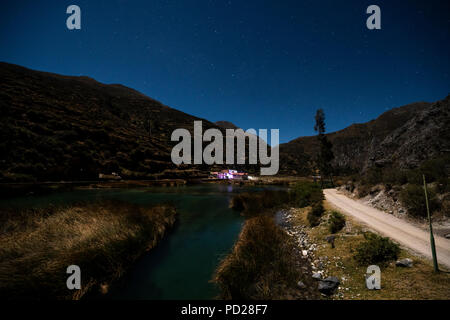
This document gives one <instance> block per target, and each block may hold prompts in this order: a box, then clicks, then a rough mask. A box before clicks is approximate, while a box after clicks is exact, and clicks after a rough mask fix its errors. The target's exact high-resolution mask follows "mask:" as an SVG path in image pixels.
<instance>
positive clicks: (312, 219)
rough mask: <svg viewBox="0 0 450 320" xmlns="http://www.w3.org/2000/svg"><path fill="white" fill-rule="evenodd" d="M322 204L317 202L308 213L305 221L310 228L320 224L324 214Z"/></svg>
mask: <svg viewBox="0 0 450 320" xmlns="http://www.w3.org/2000/svg"><path fill="white" fill-rule="evenodd" d="M324 211H325V210H324V209H323V205H322V202H317V203H315V204H314V205H313V207H312V209H311V211H310V212H309V213H308V216H307V219H308V222H309V225H310V226H311V227H316V226H318V225H319V224H320V218H321V217H322V215H323V213H324Z"/></svg>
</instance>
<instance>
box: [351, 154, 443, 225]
mask: <svg viewBox="0 0 450 320" xmlns="http://www.w3.org/2000/svg"><path fill="white" fill-rule="evenodd" d="M448 163H450V156H449V155H446V156H442V157H439V158H436V159H431V160H427V161H424V162H423V163H422V164H421V165H420V166H419V167H418V168H416V169H409V170H407V169H398V168H390V167H386V168H379V167H372V168H370V169H369V170H368V171H367V172H365V173H364V175H359V174H355V175H353V176H351V186H350V187H349V188H350V190H349V191H351V192H353V191H354V190H355V189H357V195H358V197H360V198H362V197H365V196H367V195H368V194H370V193H371V192H372V190H373V188H374V187H375V186H377V185H383V186H384V188H385V189H386V191H388V192H390V191H391V193H392V194H393V195H394V196H395V197H398V198H399V199H400V201H401V203H402V204H403V206H404V207H405V208H406V209H407V211H408V213H409V214H410V215H411V216H413V217H418V218H424V217H426V207H425V201H424V192H423V177H422V175H425V178H426V182H427V185H428V188H427V189H428V198H429V204H430V211H431V213H432V214H433V213H440V214H441V215H442V216H447V217H448V216H450V196H449V194H450V172H449V166H448Z"/></svg>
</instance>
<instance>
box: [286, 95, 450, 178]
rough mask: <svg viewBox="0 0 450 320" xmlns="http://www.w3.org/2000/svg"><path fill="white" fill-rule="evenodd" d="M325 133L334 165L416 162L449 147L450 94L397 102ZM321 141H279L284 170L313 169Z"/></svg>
mask: <svg viewBox="0 0 450 320" xmlns="http://www.w3.org/2000/svg"><path fill="white" fill-rule="evenodd" d="M312 121H313V120H312ZM327 136H328V138H329V140H330V141H331V142H332V143H333V151H334V154H335V161H334V165H335V166H336V167H337V168H340V169H341V171H361V170H363V171H364V170H365V169H367V168H369V167H371V166H374V165H376V166H381V167H382V166H393V167H399V168H415V167H417V166H418V165H419V164H420V163H421V162H422V161H423V160H426V159H430V158H433V157H437V156H439V155H442V154H443V153H446V152H449V151H450V96H448V97H447V98H445V99H444V100H441V101H437V102H435V103H427V102H418V103H412V104H409V105H406V106H403V107H399V108H395V109H392V110H389V111H387V112H385V113H383V114H382V115H380V116H379V117H378V118H377V119H375V120H372V121H369V122H367V123H363V124H353V125H351V126H349V127H347V128H345V129H343V130H340V131H337V132H333V133H330V134H327ZM318 146H319V145H318V142H317V138H316V137H314V136H312V137H301V138H297V139H295V140H293V141H290V142H288V143H285V144H281V145H280V165H281V170H280V171H281V172H282V173H285V174H296V173H297V174H309V173H310V172H311V169H312V168H313V167H314V163H313V162H314V158H315V156H316V155H317V153H318Z"/></svg>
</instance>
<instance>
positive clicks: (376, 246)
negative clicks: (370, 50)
mask: <svg viewBox="0 0 450 320" xmlns="http://www.w3.org/2000/svg"><path fill="white" fill-rule="evenodd" d="M364 238H365V241H364V242H362V243H361V244H360V245H359V246H358V247H357V248H356V254H355V255H354V258H355V260H356V261H357V262H358V263H359V264H360V265H363V266H368V265H371V264H384V263H386V262H388V261H392V260H396V259H397V258H398V255H399V253H400V248H399V246H398V245H397V244H396V243H394V242H392V241H391V240H389V239H388V238H384V237H381V236H378V235H376V234H373V233H365V234H364Z"/></svg>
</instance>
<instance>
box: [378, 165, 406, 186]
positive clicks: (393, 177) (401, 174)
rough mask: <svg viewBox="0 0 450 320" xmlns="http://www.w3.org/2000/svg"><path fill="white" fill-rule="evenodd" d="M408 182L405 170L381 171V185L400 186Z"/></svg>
mask: <svg viewBox="0 0 450 320" xmlns="http://www.w3.org/2000/svg"><path fill="white" fill-rule="evenodd" d="M407 182H408V177H407V173H406V171H405V170H399V169H397V168H387V169H385V170H383V183H384V184H385V185H386V184H390V185H399V186H402V185H404V184H406V183H407Z"/></svg>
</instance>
